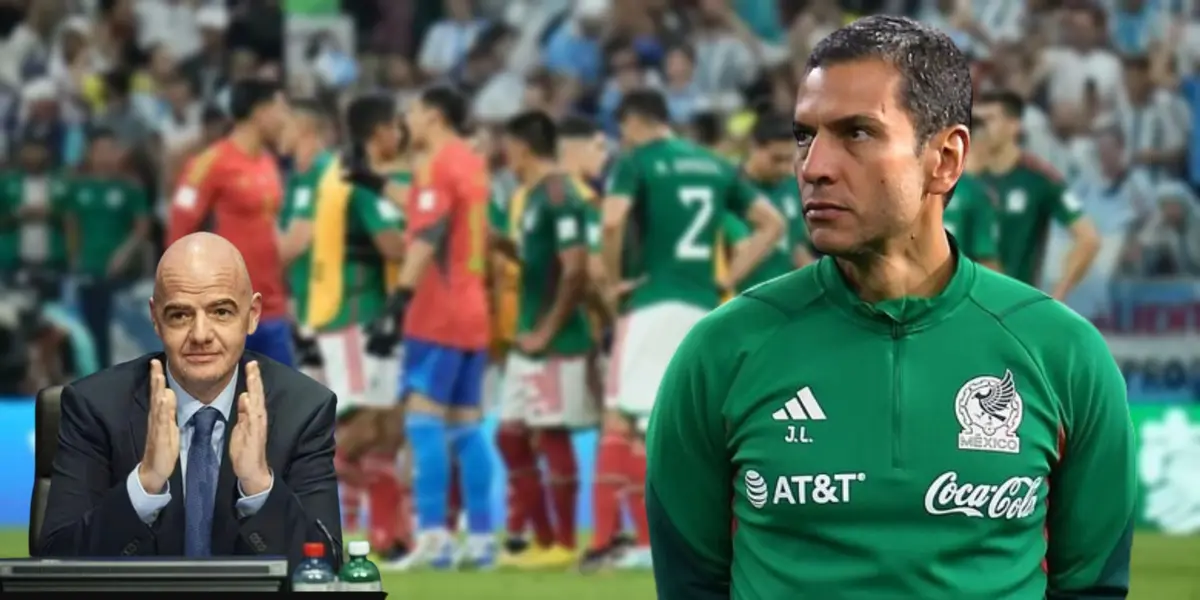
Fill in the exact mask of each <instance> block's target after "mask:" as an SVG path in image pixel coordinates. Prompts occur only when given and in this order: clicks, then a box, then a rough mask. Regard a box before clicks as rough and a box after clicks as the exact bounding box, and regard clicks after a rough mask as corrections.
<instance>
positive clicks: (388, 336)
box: [365, 289, 412, 358]
mask: <svg viewBox="0 0 1200 600" xmlns="http://www.w3.org/2000/svg"><path fill="white" fill-rule="evenodd" d="M411 298H412V290H406V289H399V290H396V291H395V292H394V293H393V294H392V295H391V296H389V297H388V301H387V304H386V305H385V306H384V307H383V312H381V313H380V314H379V316H378V317H375V319H373V320H372V321H371V322H369V323H367V326H366V329H365V333H366V335H367V354H370V355H371V356H378V357H381V358H387V357H390V356H392V355H393V354H395V352H396V346H399V345H400V337H401V334H402V331H401V323H403V322H404V310H405V308H406V307H407V306H408V301H409V300H410V299H411Z"/></svg>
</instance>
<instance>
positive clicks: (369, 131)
mask: <svg viewBox="0 0 1200 600" xmlns="http://www.w3.org/2000/svg"><path fill="white" fill-rule="evenodd" d="M316 116H317V115H316V113H313V112H310V117H316ZM313 126H314V128H315V130H316V131H319V130H320V125H319V123H314V124H313ZM346 128H347V131H348V133H349V135H350V138H351V140H352V141H353V144H352V145H353V146H354V147H355V148H356V149H357V151H355V152H351V153H350V156H347V157H333V156H325V157H324V159H322V162H323V164H320V165H314V166H319V167H320V170H319V171H317V172H314V173H312V174H311V175H309V176H308V177H306V178H304V179H302V180H301V181H300V182H298V184H299V185H311V186H312V188H311V189H312V198H313V200H312V202H311V203H310V206H311V209H310V210H308V211H296V212H294V213H293V214H292V223H291V224H290V227H289V231H288V234H287V235H291V234H292V233H293V232H294V231H295V228H296V227H302V228H304V229H305V230H307V231H308V234H307V235H306V236H305V237H307V238H308V244H307V245H306V249H305V252H307V254H308V257H307V260H308V261H309V262H310V269H309V274H308V277H309V280H308V281H305V282H297V283H298V284H299V285H301V286H303V287H304V288H305V292H304V293H305V294H306V299H305V304H306V307H305V312H304V317H305V322H306V323H307V324H308V325H309V326H310V327H312V328H313V329H314V330H315V331H316V336H317V347H318V348H319V349H320V352H321V358H322V360H323V362H324V374H325V384H326V385H327V386H329V388H330V389H331V390H333V391H334V393H335V394H337V397H338V423H337V428H338V432H337V433H338V440H337V441H338V449H337V450H338V456H337V459H338V461H337V462H338V467H339V475H340V476H341V477H342V478H343V479H344V480H347V481H360V482H361V481H365V482H366V490H365V491H366V493H367V498H368V502H369V508H370V511H369V512H370V515H371V517H370V518H371V524H370V528H369V529H370V536H371V545H372V546H373V547H374V548H376V549H377V550H378V551H379V552H381V553H384V554H387V553H388V552H389V551H391V550H392V549H393V547H394V546H396V545H397V544H400V543H401V542H402V541H404V538H406V537H407V529H406V525H407V523H406V522H405V521H404V520H402V519H400V518H399V516H398V514H397V508H396V507H397V505H398V504H399V502H400V497H401V492H402V491H401V489H400V483H399V479H398V477H397V473H396V454H397V452H399V449H400V448H399V447H400V443H401V441H402V439H401V437H400V431H401V426H402V421H401V420H400V416H401V413H400V411H399V409H398V408H397V404H396V388H395V386H396V382H397V380H398V378H399V373H398V370H399V361H398V359H397V358H396V357H395V356H394V354H395V346H396V345H397V343H398V340H397V339H394V338H393V339H391V340H390V341H388V342H385V343H382V344H380V343H379V342H377V341H376V340H375V339H373V338H372V335H371V332H370V330H369V326H370V324H372V323H373V322H374V321H375V320H376V319H379V318H381V317H385V316H386V315H384V307H385V304H386V301H387V295H388V291H389V290H388V275H387V270H388V268H389V266H390V265H391V263H394V262H395V261H399V260H401V259H402V258H403V256H404V237H403V231H404V218H403V213H402V212H401V211H400V209H399V207H397V206H396V205H395V204H393V203H392V202H391V201H390V200H388V199H387V198H383V197H380V196H377V195H376V194H374V193H373V192H371V191H369V190H366V189H363V188H360V187H354V186H351V185H349V184H347V183H345V182H343V181H342V162H344V161H355V160H363V161H367V163H368V164H369V165H370V166H372V167H373V168H375V169H378V170H379V171H381V172H386V165H387V164H389V163H391V162H392V161H394V160H395V159H396V158H397V157H398V156H399V154H400V151H401V139H402V134H401V132H400V128H399V117H398V113H397V110H396V107H395V103H394V101H393V100H392V99H391V98H388V97H385V96H375V95H369V96H363V97H360V98H356V99H355V100H354V101H352V102H351V103H350V105H349V106H348V107H347V109H346ZM309 150H310V151H311V150H312V148H310V149H309Z"/></svg>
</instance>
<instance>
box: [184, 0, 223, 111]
mask: <svg viewBox="0 0 1200 600" xmlns="http://www.w3.org/2000/svg"><path fill="white" fill-rule="evenodd" d="M196 27H197V28H198V29H199V30H200V51H199V52H197V53H195V54H193V55H192V56H191V57H189V58H187V59H186V60H184V61H183V64H181V65H180V66H179V70H180V71H181V72H182V73H183V75H184V77H187V78H188V79H189V80H191V82H192V90H193V91H194V92H195V93H196V95H197V97H199V98H200V99H201V101H205V102H207V101H209V100H211V99H212V98H213V97H214V96H215V95H216V93H217V90H219V89H221V87H222V86H223V85H225V81H226V76H227V70H228V68H229V53H228V50H227V47H226V44H225V30H226V29H227V28H228V27H229V12H228V11H226V10H225V8H224V7H222V6H205V7H204V8H201V9H200V10H198V11H196Z"/></svg>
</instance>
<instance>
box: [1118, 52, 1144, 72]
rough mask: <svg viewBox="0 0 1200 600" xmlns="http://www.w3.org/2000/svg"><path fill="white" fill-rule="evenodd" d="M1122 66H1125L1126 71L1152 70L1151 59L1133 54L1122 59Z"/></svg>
mask: <svg viewBox="0 0 1200 600" xmlns="http://www.w3.org/2000/svg"><path fill="white" fill-rule="evenodd" d="M1121 64H1122V65H1124V67H1125V70H1126V71H1142V72H1146V71H1149V70H1150V57H1149V56H1146V55H1145V54H1133V55H1129V56H1125V57H1122V58H1121Z"/></svg>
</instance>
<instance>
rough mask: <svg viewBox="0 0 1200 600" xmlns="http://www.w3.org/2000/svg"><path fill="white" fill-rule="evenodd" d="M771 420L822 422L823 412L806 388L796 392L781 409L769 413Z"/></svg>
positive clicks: (814, 397) (809, 390) (823, 418)
mask: <svg viewBox="0 0 1200 600" xmlns="http://www.w3.org/2000/svg"><path fill="white" fill-rule="evenodd" d="M771 418H772V419H775V420H776V421H809V420H812V421H824V420H825V411H824V410H821V405H820V404H817V397H816V396H813V393H812V390H811V389H809V388H807V387H806V388H804V389H802V390H800V391H798V392H796V395H795V396H794V397H792V398H791V399H790V400H788V401H787V402H786V403H784V405H783V408H781V409H779V410H777V411H775V412H774V413H771Z"/></svg>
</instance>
